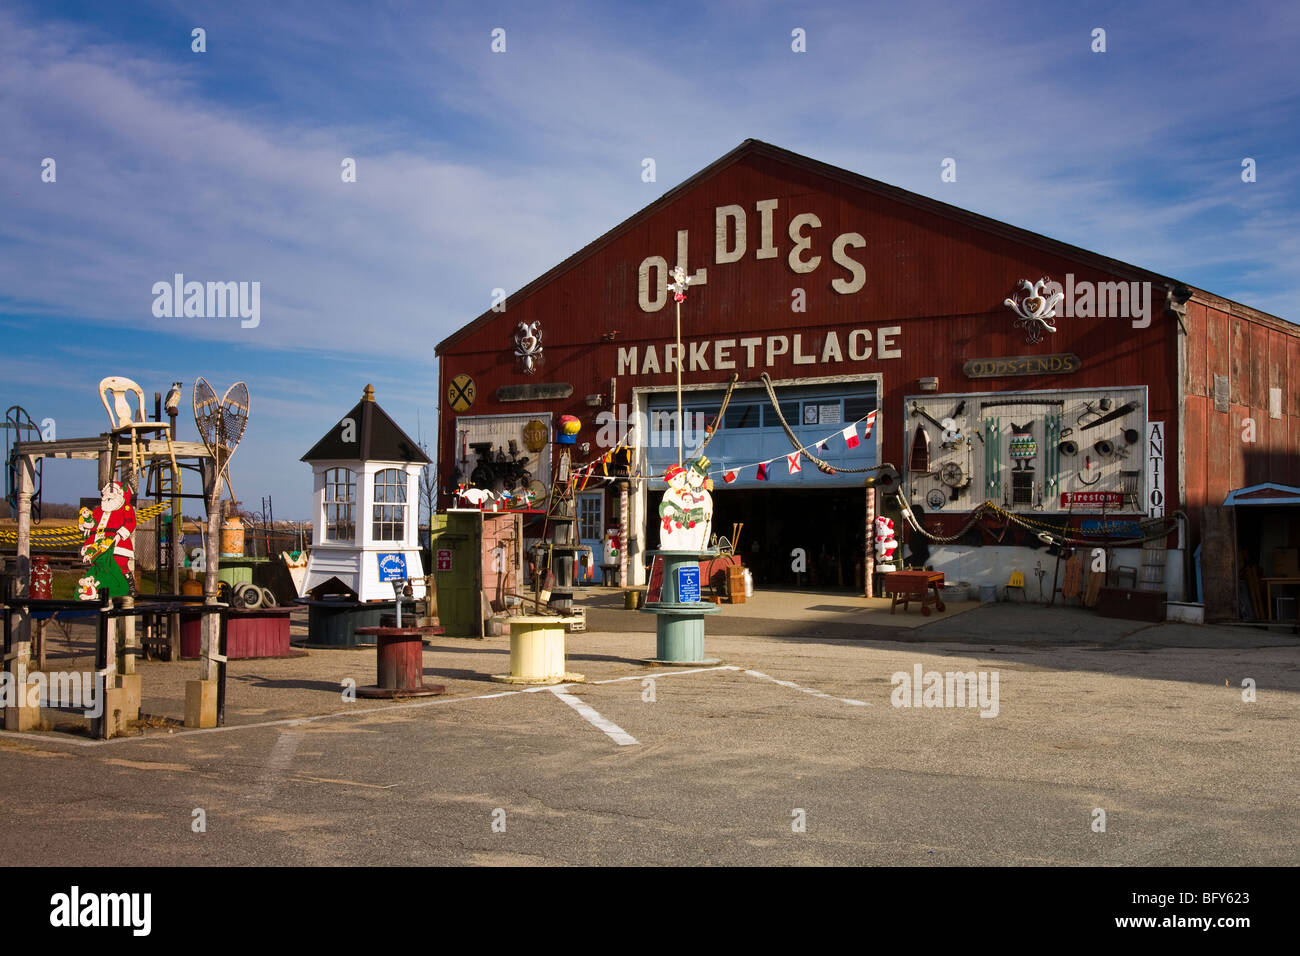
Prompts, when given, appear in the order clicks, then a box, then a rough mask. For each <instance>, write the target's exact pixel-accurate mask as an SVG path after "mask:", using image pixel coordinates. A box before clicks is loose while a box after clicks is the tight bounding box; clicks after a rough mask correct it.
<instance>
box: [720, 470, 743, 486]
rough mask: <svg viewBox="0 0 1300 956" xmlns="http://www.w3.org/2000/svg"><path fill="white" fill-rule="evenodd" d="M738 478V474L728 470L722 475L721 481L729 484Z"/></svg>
mask: <svg viewBox="0 0 1300 956" xmlns="http://www.w3.org/2000/svg"><path fill="white" fill-rule="evenodd" d="M739 477H740V473H739V472H738V471H737V470H736V469H735V468H730V469H728V470H727V471H724V472H723V473H722V480H723V481H725V482H726V483H727V484H731V483H732V482H733V481H735V480H736V479H737V478H739Z"/></svg>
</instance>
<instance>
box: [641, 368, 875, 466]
mask: <svg viewBox="0 0 1300 956" xmlns="http://www.w3.org/2000/svg"><path fill="white" fill-rule="evenodd" d="M706 396H707V399H706ZM777 398H779V399H780V401H781V412H782V414H783V415H784V416H785V420H786V421H787V422H788V423H789V424H790V428H791V430H792V431H793V432H794V434H795V437H796V438H797V439H798V440H799V441H800V442H801V443H802V444H804V445H805V446H807V447H808V449H809V450H810V451H811V452H813V454H815V455H817V457H818V458H821V459H822V460H824V461H826V462H827V463H829V464H830V465H831V466H832V467H835V468H865V467H869V466H872V465H875V464H876V463H877V461H878V460H879V459H878V458H877V442H878V440H879V437H880V422H879V421H877V422H876V423H875V426H874V427H873V429H872V432H871V437H870V438H864V437H863V435H864V434H865V432H866V423H865V421H863V419H865V418H866V416H867V414H868V413H869V412H871V411H873V410H875V408H876V404H877V398H876V386H875V383H873V382H853V383H848V384H845V385H808V386H802V387H789V386H787V387H784V388H779V389H778V390H777ZM721 403H722V393H721V392H719V391H716V390H711V391H708V392H696V393H692V392H690V391H685V392H683V393H682V416H683V418H684V419H685V421H686V429H685V433H684V438H685V449H684V454H685V457H686V458H687V460H689V459H691V458H693V457H695V456H694V453H693V452H692V449H693V448H695V447H698V445H699V443H700V442H702V441H703V440H704V431H703V424H704V423H705V422H707V421H709V420H710V419H711V418H713V417H714V416H715V415H717V413H718V407H719V405H720V404H721ZM676 410H677V398H676V396H675V395H674V394H673V393H671V392H661V393H656V394H654V395H652V396H651V397H650V398H649V400H648V402H647V412H648V413H649V416H650V429H649V435H648V437H647V444H648V446H649V447H647V449H646V463H647V466H648V468H649V471H650V473H651V474H658V475H661V474H663V472H664V469H665V468H667V467H668V466H669V465H675V464H676V463H677V435H676V432H675V430H674V427H673V425H674V420H675V417H676ZM855 422H856V423H857V433H858V447H857V448H849V447H848V446H847V445H846V443H845V440H844V436H843V434H842V431H843V429H844V428H845V427H846V426H848V425H850V424H853V423H855ZM719 426H720V427H719V428H718V430H717V432H716V433H715V434H714V436H713V440H712V441H711V442H709V447H708V448H707V449H705V452H704V453H705V454H706V455H707V456H708V458H709V474H710V475H711V476H712V477H713V479H714V484H715V489H714V490H715V491H723V490H726V489H739V488H781V487H786V488H814V487H825V488H835V487H849V486H856V487H860V486H861V485H862V479H863V478H864V477H865V475H863V474H862V473H856V474H843V473H836V474H834V475H827V474H825V473H823V472H822V471H820V470H819V469H818V468H817V466H816V465H814V464H813V463H812V462H810V461H808V460H807V459H806V458H803V457H802V456H800V459H799V461H800V464H801V466H802V470H801V471H797V472H795V473H794V474H790V469H789V465H788V464H787V463H786V458H785V456H786V455H788V454H790V453H791V452H792V451H794V449H793V448H792V447H791V445H790V440H789V438H788V437H787V436H786V434H785V431H784V430H783V429H782V428H781V422H780V419H779V418H778V417H777V415H776V410H775V409H774V408H773V407H772V403H771V401H770V400H769V399H768V397H767V393H766V392H764V391H762V390H758V389H748V388H747V389H737V390H736V391H735V392H734V393H733V394H732V397H731V404H730V405H729V406H728V407H727V413H726V415H725V416H723V420H722V421H721V422H720V423H719ZM823 439H825V440H826V448H825V449H824V450H818V449H817V448H816V447H815V445H816V443H817V442H819V441H822V440H823ZM769 458H775V459H776V460H775V461H773V462H771V463H769V464H768V466H767V467H768V480H767V481H759V480H758V478H757V472H758V470H757V468H756V467H755V463H756V462H759V461H765V460H767V459H769ZM733 468H734V469H740V476H739V477H738V478H737V479H736V481H734V482H732V483H731V484H724V482H723V480H722V476H723V473H724V472H726V471H727V470H728V469H733ZM662 488H663V482H662V481H657V482H654V483H653V484H652V485H651V490H652V491H653V490H661V489H662Z"/></svg>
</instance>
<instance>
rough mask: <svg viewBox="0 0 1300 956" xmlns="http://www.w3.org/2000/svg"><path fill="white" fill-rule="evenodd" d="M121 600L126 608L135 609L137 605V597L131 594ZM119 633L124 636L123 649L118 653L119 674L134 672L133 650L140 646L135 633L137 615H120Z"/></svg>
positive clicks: (118, 621) (118, 620)
mask: <svg viewBox="0 0 1300 956" xmlns="http://www.w3.org/2000/svg"><path fill="white" fill-rule="evenodd" d="M120 600H121V603H122V607H124V608H127V609H133V608H134V607H135V598H133V597H131V596H130V595H129V594H128V595H127V596H126V597H124V598H121V599H120ZM117 633H118V634H119V635H121V637H122V642H121V651H120V652H119V653H118V668H117V672H118V673H119V674H134V673H135V654H134V653H133V651H134V650H135V648H136V647H138V646H139V644H138V642H137V640H136V633H135V615H128V616H126V617H119V618H118V619H117Z"/></svg>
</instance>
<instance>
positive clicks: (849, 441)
mask: <svg viewBox="0 0 1300 956" xmlns="http://www.w3.org/2000/svg"><path fill="white" fill-rule="evenodd" d="M840 434H841V435H843V436H844V444H846V445H848V446H849V447H850V448H857V447H858V426H857V424H856V423H854V424H852V425H850V426H849V427H848V428H846V429H844V431H842V432H840Z"/></svg>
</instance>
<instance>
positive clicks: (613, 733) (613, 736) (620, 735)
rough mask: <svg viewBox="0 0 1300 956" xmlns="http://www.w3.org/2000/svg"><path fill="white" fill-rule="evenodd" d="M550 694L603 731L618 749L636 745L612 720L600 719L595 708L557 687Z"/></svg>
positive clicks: (630, 736)
mask: <svg viewBox="0 0 1300 956" xmlns="http://www.w3.org/2000/svg"><path fill="white" fill-rule="evenodd" d="M551 693H552V694H554V695H555V696H556V697H558V698H560V700H562V701H564V702H565V703H566V704H568V705H569V706H570V707H572V708H573V709H574V710H576V711H577V712H578V713H579V714H581V715H582V716H583V718H584V719H585V720H586V721H587V722H588V723H589V724H591V725H592V726H593V727H596V728H598V729H600V730H603V731H604V732H605V734H606V735H607V736H608V737H609V739H610V740H612V741H614V743H616V744H618V745H619V746H620V747H628V746H630V745H632V744H635V743H637V739H636V738H635V737H633V736H632V735H631V734H629V733H628V732H627V731H626V730H624V729H623V728H622V727H620V726H619V725H618V724H616V723H614V722H613V721H612V720H610V719H608V718H607V717H602V716H601V715H600V713H599V712H598V711H597V710H596V709H595V708H593V707H592V706H591V705H590V704H585V703H583V702H582V701H581V700H579V699H578V698H576V697H574V696H573V695H572V694H569V693H566V692H564V691H562V690H560V689H559V688H558V687H552V688H551Z"/></svg>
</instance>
